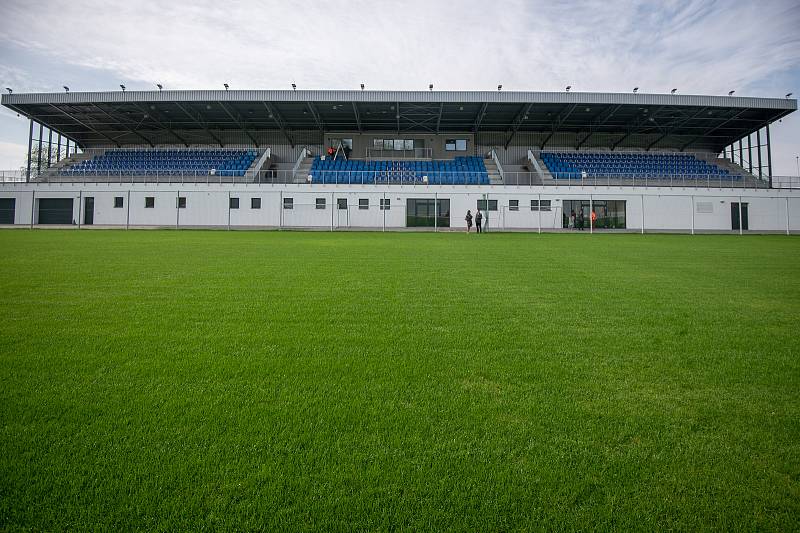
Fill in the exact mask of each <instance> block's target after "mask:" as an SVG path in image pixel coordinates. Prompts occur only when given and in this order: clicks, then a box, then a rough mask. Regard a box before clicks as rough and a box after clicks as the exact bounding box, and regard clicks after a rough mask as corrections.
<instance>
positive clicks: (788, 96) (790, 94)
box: [9, 89, 794, 100]
mask: <svg viewBox="0 0 800 533" xmlns="http://www.w3.org/2000/svg"><path fill="white" fill-rule="evenodd" d="M10 90H11V89H9V91H10ZM793 94H794V93H789V94H787V95H786V99H787V100H788V99H789V98H791V97H792V95H793Z"/></svg>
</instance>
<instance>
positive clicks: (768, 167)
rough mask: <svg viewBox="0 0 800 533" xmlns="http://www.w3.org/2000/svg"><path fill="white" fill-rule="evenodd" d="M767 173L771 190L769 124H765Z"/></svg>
mask: <svg viewBox="0 0 800 533" xmlns="http://www.w3.org/2000/svg"><path fill="white" fill-rule="evenodd" d="M767 172H768V173H769V174H768V175H769V188H770V189H771V188H772V144H771V143H770V140H769V124H767Z"/></svg>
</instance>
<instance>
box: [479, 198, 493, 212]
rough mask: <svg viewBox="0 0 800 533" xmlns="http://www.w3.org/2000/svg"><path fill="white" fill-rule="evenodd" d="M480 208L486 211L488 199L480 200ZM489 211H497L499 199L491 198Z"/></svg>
mask: <svg viewBox="0 0 800 533" xmlns="http://www.w3.org/2000/svg"><path fill="white" fill-rule="evenodd" d="M478 209H480V210H481V211H486V200H478ZM489 211H497V200H489Z"/></svg>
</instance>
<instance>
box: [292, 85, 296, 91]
mask: <svg viewBox="0 0 800 533" xmlns="http://www.w3.org/2000/svg"><path fill="white" fill-rule="evenodd" d="M292 90H293V91H296V90H297V85H296V84H294V83H292Z"/></svg>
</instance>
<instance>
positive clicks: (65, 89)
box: [64, 85, 69, 93]
mask: <svg viewBox="0 0 800 533" xmlns="http://www.w3.org/2000/svg"><path fill="white" fill-rule="evenodd" d="M64 92H67V93H68V92H69V87H67V86H66V85H64Z"/></svg>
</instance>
